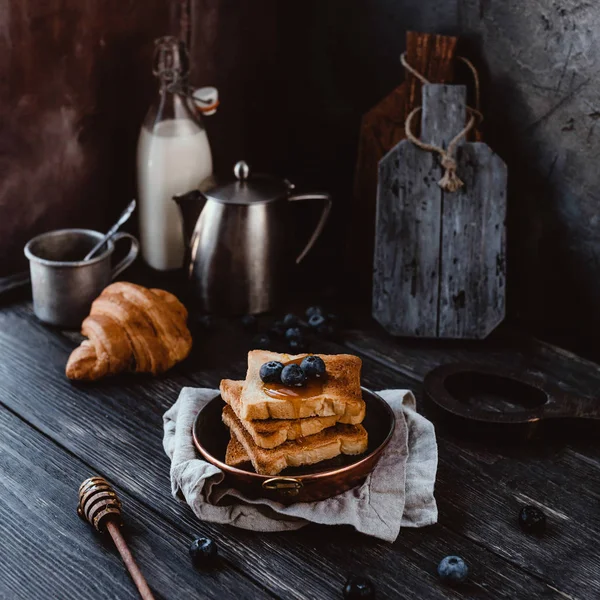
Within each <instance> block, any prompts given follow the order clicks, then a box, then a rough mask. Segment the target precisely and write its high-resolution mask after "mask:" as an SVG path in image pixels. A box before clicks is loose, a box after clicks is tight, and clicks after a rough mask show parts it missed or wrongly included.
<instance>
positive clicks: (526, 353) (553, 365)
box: [0, 302, 600, 600]
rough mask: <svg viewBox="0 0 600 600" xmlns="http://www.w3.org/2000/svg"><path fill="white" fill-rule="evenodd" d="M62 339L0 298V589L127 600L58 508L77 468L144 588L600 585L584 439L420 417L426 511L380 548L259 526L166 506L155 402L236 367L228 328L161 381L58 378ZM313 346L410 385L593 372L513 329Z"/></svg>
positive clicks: (597, 375)
mask: <svg viewBox="0 0 600 600" xmlns="http://www.w3.org/2000/svg"><path fill="white" fill-rule="evenodd" d="M77 343H78V336H77V335H74V334H68V333H65V332H61V331H58V330H55V329H51V328H48V327H46V326H44V325H42V324H40V323H39V322H38V321H37V320H36V319H35V318H34V317H33V315H32V312H31V306H30V304H29V303H28V302H17V303H12V304H9V305H5V306H3V307H2V308H0V403H1V406H0V538H1V543H0V598H2V599H11V600H12V599H21V598H23V599H33V598H48V599H50V598H52V599H54V598H58V599H63V598H64V599H71V598H94V599H98V598H107V599H114V598H119V599H125V598H136V597H137V596H136V591H135V588H134V587H133V584H132V582H131V581H130V579H129V577H128V575H127V574H126V572H125V570H124V568H123V565H122V564H121V561H120V559H119V557H118V555H117V554H116V552H115V550H114V549H113V548H112V546H111V545H110V543H108V542H107V541H106V540H105V539H104V538H102V537H100V536H98V535H96V534H95V533H94V532H93V531H92V530H91V528H90V527H89V526H88V525H87V524H85V523H83V522H82V521H80V520H79V518H78V517H77V515H76V513H75V506H76V502H77V488H78V486H79V484H80V482H81V481H82V480H83V479H85V478H86V477H88V476H90V475H92V474H100V475H102V476H104V477H106V478H107V479H108V480H109V481H111V482H112V483H113V484H114V486H115V488H116V489H117V491H118V493H119V494H120V496H121V498H122V500H123V504H124V513H125V517H126V521H127V523H126V529H125V532H126V536H127V539H128V540H129V543H130V545H131V547H132V549H133V552H134V554H135V556H136V557H137V559H138V561H139V563H140V565H141V567H142V570H143V571H144V573H145V574H146V576H147V578H148V581H149V583H150V586H151V587H152V589H153V590H154V591H155V593H156V596H157V597H158V598H169V599H170V598H218V599H222V598H286V599H288V598H310V599H313V598H314V599H324V598H341V588H342V585H343V582H344V580H345V579H346V577H347V576H348V575H349V574H363V575H365V576H367V577H369V578H371V579H372V581H373V582H374V584H375V586H376V589H377V598H407V599H417V598H418V599H437V598H507V599H509V598H510V599H511V600H514V599H516V598H518V599H527V600H529V599H534V598H557V599H562V600H565V599H567V600H574V599H576V598H577V599H583V598H586V599H587V598H590V599H591V598H599V597H600V557H599V554H600V553H599V550H598V547H599V546H598V538H599V536H600V504H599V502H600V445H599V444H598V436H597V433H596V435H594V434H593V433H592V434H586V435H583V434H577V435H569V434H568V433H567V432H560V433H559V434H553V435H552V436H549V437H547V438H546V439H545V440H543V441H541V442H538V443H533V444H523V443H521V442H519V441H518V440H508V441H509V443H508V444H504V445H502V446H500V445H498V444H496V443H495V442H494V441H493V440H488V441H485V442H481V441H479V442H477V441H469V440H468V439H466V438H465V437H464V435H463V434H461V433H459V432H458V431H457V430H455V429H454V430H453V429H452V428H449V427H448V426H447V425H445V424H444V423H443V422H440V421H439V420H437V421H436V426H437V429H438V438H439V439H438V442H439V472H438V482H437V486H436V497H437V501H438V505H439V513H440V515H439V523H438V524H437V525H435V526H432V527H428V528H425V529H419V530H411V529H404V530H402V532H401V534H400V537H399V538H398V540H397V541H396V542H395V543H394V544H387V543H382V542H379V541H377V540H374V539H370V538H368V537H366V536H363V535H360V534H357V533H356V532H354V531H353V530H351V529H350V528H346V527H336V528H334V527H322V526H310V527H307V528H305V529H303V530H300V531H298V532H294V533H285V534H262V533H254V532H250V531H243V530H239V529H235V528H233V527H224V526H217V525H212V524H209V523H203V522H200V521H198V520H197V519H196V518H195V517H194V515H193V514H192V512H191V511H190V510H189V509H188V508H187V506H185V505H183V504H181V503H179V502H177V501H175V500H174V499H173V497H172V496H171V491H170V485H169V461H168V460H167V457H166V456H165V454H164V452H163V448H162V415H163V413H164V412H165V410H166V409H167V408H168V407H169V406H170V405H171V404H172V403H173V402H174V401H175V399H176V398H177V395H178V393H179V390H180V389H181V388H182V387H183V386H190V385H191V386H214V387H216V386H217V385H218V383H219V380H220V379H221V378H222V377H223V376H225V375H226V376H228V377H242V376H243V374H244V370H245V368H244V365H245V350H246V349H247V347H248V339H247V337H246V336H245V335H244V334H243V333H242V332H241V330H240V329H237V328H236V327H233V328H232V327H226V326H225V327H221V326H219V327H217V329H216V330H215V331H213V332H211V333H202V332H200V331H199V330H198V331H195V345H194V350H193V353H192V355H191V356H190V357H189V359H187V360H186V361H185V362H184V363H182V364H181V365H179V366H177V367H175V368H174V369H173V370H172V371H171V372H170V373H168V374H166V375H165V376H163V377H158V378H150V377H145V376H121V377H116V378H114V379H107V380H105V381H102V382H99V383H96V384H87V385H85V384H73V383H71V382H69V381H68V380H67V379H66V378H65V376H64V367H65V363H66V360H67V357H68V355H69V353H70V352H71V350H72V349H73V348H74V347H75V345H76V344H77ZM313 350H314V351H321V352H342V351H343V352H348V351H349V352H352V353H355V354H358V355H360V356H361V357H362V358H363V361H364V369H363V381H364V384H365V385H367V386H369V387H371V388H374V389H380V388H390V387H399V388H411V389H413V390H414V391H415V393H416V395H417V397H418V399H419V401H420V410H423V411H424V412H425V414H428V410H427V406H426V405H425V403H424V402H423V401H422V398H421V382H422V380H423V377H424V375H425V374H426V373H427V371H428V370H429V369H431V368H432V367H434V366H436V365H438V364H442V363H445V362H451V361H455V360H473V361H477V362H479V363H483V364H501V365H512V366H514V367H515V368H516V369H518V370H523V371H529V372H535V373H537V374H539V375H541V376H543V377H545V378H547V380H548V382H551V383H555V384H558V385H560V386H561V387H563V388H564V389H568V390H570V391H574V392H577V393H580V394H582V395H585V396H593V395H595V394H597V393H598V392H599V391H600V367H598V366H597V365H595V364H593V363H589V362H587V361H585V360H582V359H580V358H578V357H577V356H574V355H572V354H570V353H568V352H565V351H562V350H560V349H557V348H555V347H552V346H549V345H546V344H543V343H541V342H538V341H536V340H533V339H531V338H527V337H525V336H520V335H507V336H506V335H505V336H499V337H498V336H496V337H495V338H494V339H493V340H490V341H488V342H485V343H477V344H465V343H433V342H419V343H417V342H407V341H398V340H394V339H392V338H390V337H388V336H386V335H385V334H383V333H380V332H378V331H377V330H376V329H375V328H373V329H371V328H369V329H368V330H367V329H363V330H348V331H346V332H344V334H343V336H342V338H341V341H338V342H323V343H321V344H319V347H316V348H313ZM525 504H533V505H536V506H539V507H541V508H542V509H543V510H544V511H545V513H546V515H547V517H548V521H549V526H548V531H547V533H546V535H544V536H543V537H541V538H536V537H532V536H529V535H526V534H524V533H523V532H521V531H520V529H519V528H518V526H517V514H518V511H519V508H520V507H521V506H522V505H525ZM199 534H202V535H208V536H211V537H212V538H214V539H215V540H216V541H217V542H218V544H219V548H220V554H221V556H222V559H223V560H222V564H221V566H220V568H218V569H217V570H214V571H211V572H207V573H203V572H198V571H195V570H194V569H193V568H192V566H191V564H190V561H189V558H188V545H189V543H190V541H191V540H192V539H193V537H194V536H196V535H199ZM447 554H459V555H461V556H463V557H464V558H465V560H466V561H467V562H468V563H469V565H470V567H471V573H472V575H471V578H470V582H469V583H467V584H465V585H463V586H462V587H460V588H457V589H454V590H453V589H451V588H448V587H445V586H444V585H442V584H441V583H440V582H439V581H438V578H437V575H436V566H437V564H438V562H439V560H440V559H441V558H442V557H444V556H446V555H447Z"/></svg>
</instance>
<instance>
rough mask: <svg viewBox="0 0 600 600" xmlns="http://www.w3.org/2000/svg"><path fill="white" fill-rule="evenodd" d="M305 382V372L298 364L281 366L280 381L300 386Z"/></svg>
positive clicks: (284, 383)
mask: <svg viewBox="0 0 600 600" xmlns="http://www.w3.org/2000/svg"><path fill="white" fill-rule="evenodd" d="M305 382H306V373H305V372H304V371H303V370H302V368H301V367H300V365H296V364H291V365H286V366H285V367H283V371H281V383H283V385H287V386H290V387H292V386H293V387H302V386H303V385H304V383H305Z"/></svg>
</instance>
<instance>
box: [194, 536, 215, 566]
mask: <svg viewBox="0 0 600 600" xmlns="http://www.w3.org/2000/svg"><path fill="white" fill-rule="evenodd" d="M190 557H191V559H192V563H193V564H194V566H195V567H205V566H208V565H209V564H211V563H212V562H213V561H214V560H215V558H216V557H217V544H216V543H215V542H213V540H211V539H210V538H207V537H199V538H196V539H195V540H194V541H193V542H192V543H191V544H190Z"/></svg>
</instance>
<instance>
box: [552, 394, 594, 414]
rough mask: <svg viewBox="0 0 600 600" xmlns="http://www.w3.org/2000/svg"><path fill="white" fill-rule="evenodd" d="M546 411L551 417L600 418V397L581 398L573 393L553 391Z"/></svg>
mask: <svg viewBox="0 0 600 600" xmlns="http://www.w3.org/2000/svg"><path fill="white" fill-rule="evenodd" d="M544 412H545V413H546V416H547V417H549V418H575V419H598V420H600V398H580V397H579V396H575V395H573V394H565V393H553V394H551V395H550V399H549V401H548V404H547V405H546V408H545V411H544Z"/></svg>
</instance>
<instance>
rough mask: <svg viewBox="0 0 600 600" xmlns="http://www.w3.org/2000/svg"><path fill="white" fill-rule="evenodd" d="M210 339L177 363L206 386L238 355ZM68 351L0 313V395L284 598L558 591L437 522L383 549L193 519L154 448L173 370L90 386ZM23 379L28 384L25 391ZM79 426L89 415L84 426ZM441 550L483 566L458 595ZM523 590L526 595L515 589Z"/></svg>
mask: <svg viewBox="0 0 600 600" xmlns="http://www.w3.org/2000/svg"><path fill="white" fill-rule="evenodd" d="M215 335H216V337H218V338H219V339H220V342H221V343H220V345H219V346H217V347H215V346H214V345H213V344H212V343H211V344H209V345H208V346H207V347H206V348H205V351H206V354H207V358H206V360H212V363H211V364H212V366H211V371H210V373H207V372H205V371H204V370H203V369H199V368H198V367H197V364H198V363H197V362H194V361H195V360H196V358H193V360H192V361H188V362H187V363H186V364H185V369H186V370H189V374H190V376H192V377H194V379H196V380H197V381H198V382H199V383H200V384H203V385H206V383H207V382H208V383H211V382H212V381H214V383H211V384H212V385H215V384H216V382H217V381H218V379H219V378H220V377H221V376H222V375H225V374H229V373H230V372H231V371H233V372H237V371H238V367H237V366H235V363H236V361H235V360H234V361H233V362H234V366H233V367H232V366H231V365H230V362H231V360H232V359H231V357H235V356H238V355H239V354H238V353H241V352H242V351H241V349H240V347H239V342H238V339H237V338H239V336H237V337H236V336H233V335H229V334H228V333H227V332H224V331H221V332H216V334H215ZM201 345H202V344H199V346H201ZM71 347H72V344H71V343H70V342H68V341H67V340H66V339H64V338H61V337H60V336H59V335H57V334H56V333H55V332H54V331H50V330H47V329H46V328H44V327H43V326H41V325H39V324H38V323H36V322H34V321H32V320H29V319H22V318H16V317H15V315H14V314H10V313H7V312H5V313H0V371H1V373H0V375H1V376H0V398H1V399H2V401H3V402H6V403H8V404H10V406H11V407H12V408H13V409H15V410H18V411H19V413H20V414H22V415H23V416H24V417H25V418H27V419H29V420H31V421H32V422H33V423H34V424H35V425H36V427H39V428H41V429H42V430H43V431H45V432H46V433H47V434H48V435H51V436H52V437H53V438H54V439H57V440H60V443H61V444H64V445H65V446H66V447H67V448H68V449H69V450H70V451H72V452H74V453H76V454H77V455H79V456H81V457H82V458H84V460H86V461H88V462H89V463H90V464H91V465H92V466H94V468H96V469H98V470H100V471H102V472H103V473H104V474H105V475H107V476H109V477H112V478H113V479H114V480H115V481H117V482H118V483H119V484H120V485H121V486H122V488H123V489H126V490H128V491H130V492H131V493H132V494H133V495H135V496H136V497H137V498H140V499H141V500H143V501H144V502H146V503H149V504H150V505H151V506H152V507H153V509H154V510H157V511H159V512H160V513H161V514H163V515H164V516H165V517H167V518H168V519H170V520H173V521H174V522H175V523H177V525H178V527H181V528H184V529H185V528H186V527H187V528H190V529H191V530H195V531H202V532H205V533H209V534H210V535H212V536H213V537H215V538H216V539H217V540H218V541H220V542H221V547H222V549H223V554H224V555H225V557H226V558H227V560H228V561H229V562H230V563H231V564H232V565H233V566H234V567H235V568H237V569H238V570H240V571H244V572H245V573H251V574H253V576H254V577H255V578H256V579H257V581H259V582H260V583H261V584H263V585H265V586H266V587H267V588H268V589H270V590H272V591H273V592H274V593H276V594H278V595H281V596H283V597H286V598H307V597H310V598H313V597H315V598H316V597H319V598H337V597H339V593H340V589H341V586H342V584H343V581H344V579H345V577H346V576H347V575H348V574H349V573H364V574H366V575H368V576H370V577H371V578H372V579H373V581H374V582H375V583H376V585H377V590H378V597H382V598H384V597H390V598H398V597H400V598H407V599H408V598H414V597H419V598H423V599H426V598H427V599H430V598H431V599H437V598H459V597H464V595H467V596H468V595H470V594H471V593H473V592H474V591H475V590H476V591H477V595H478V596H479V597H484V598H507V599H508V598H514V597H538V596H541V595H543V594H546V593H547V594H549V596H548V597H558V596H555V595H554V594H553V593H552V592H548V587H547V584H546V583H545V582H543V581H539V580H537V579H536V578H533V577H530V576H529V575H527V574H526V573H524V572H523V571H522V570H519V569H517V568H516V567H514V566H513V565H511V564H510V563H509V562H507V561H506V560H505V559H503V558H499V557H498V556H496V555H495V554H494V552H491V551H488V550H487V549H486V548H485V546H484V545H483V544H481V543H479V542H475V541H469V540H468V539H466V538H465V537H464V534H463V532H460V531H453V530H452V529H450V528H448V526H447V525H446V524H442V525H440V526H436V527H434V528H427V529H424V530H419V531H409V530H406V531H404V532H403V533H402V535H401V536H400V539H399V540H398V541H397V542H396V543H395V544H393V545H387V544H382V543H380V542H377V541H375V540H369V539H366V538H365V537H364V536H361V535H358V534H356V533H354V532H352V531H350V530H348V529H346V528H336V529H331V528H323V527H311V528H309V529H307V530H305V531H300V532H296V533H290V534H281V535H265V534H256V533H253V532H245V531H241V530H237V529H232V528H223V527H218V526H213V525H209V524H206V523H202V524H200V523H198V521H197V520H196V519H195V518H194V517H193V515H191V512H190V511H189V509H187V508H185V507H182V506H181V505H178V504H177V503H175V502H174V501H173V499H172V498H171V497H170V493H169V489H168V461H167V460H166V457H164V455H163V453H162V448H161V447H160V438H161V436H162V427H161V423H162V419H161V412H162V410H163V407H164V406H166V405H168V403H169V402H170V401H172V399H173V398H174V396H175V394H176V392H175V388H177V387H178V386H180V385H181V383H182V382H183V379H182V377H181V376H180V375H178V374H177V373H173V372H171V373H170V374H169V376H168V377H165V378H158V379H151V378H144V377H141V378H117V379H115V380H113V381H112V382H111V381H110V380H106V381H105V382H102V383H99V384H97V385H94V386H73V385H71V384H69V383H68V382H67V381H66V380H64V377H63V372H62V369H63V367H64V362H65V361H66V356H67V354H68V352H69V350H70V348H71ZM328 347H329V348H331V350H335V349H336V348H337V349H340V347H339V346H335V345H330V346H328ZM213 349H214V352H211V350H213ZM201 350H202V348H200V347H198V348H197V349H196V351H197V352H199V351H201ZM209 354H210V355H211V356H210V357H209ZM219 361H221V363H220V364H218V363H219ZM182 368H183V367H182ZM368 368H369V369H370V368H371V365H369V366H368ZM379 369H381V368H380V367H379ZM11 372H18V374H19V375H18V379H16V378H14V377H7V374H9V373H11ZM387 372H388V380H387V381H386V380H384V379H383V378H382V377H381V376H380V375H379V374H378V372H377V371H376V372H375V374H374V375H373V376H370V375H369V372H368V371H367V373H366V375H365V377H366V381H367V382H368V384H369V385H372V386H373V387H375V386H377V385H389V384H390V383H389V382H390V381H391V380H393V385H397V386H401V387H406V386H407V385H408V384H409V382H408V380H406V379H405V378H402V377H399V376H398V374H397V373H394V372H391V371H387ZM21 380H26V381H27V382H28V383H27V387H26V389H23V386H22V385H20V383H19V381H21ZM89 423H94V427H93V428H92V429H90V428H89ZM450 463H452V461H450ZM453 479H454V480H459V473H457V472H455V471H453V472H452V473H451V476H450V477H449V480H450V481H452V480H453ZM442 500H443V499H442ZM449 552H459V553H462V554H464V555H465V557H466V558H467V559H468V560H469V561H470V563H471V565H472V567H473V569H474V572H476V573H481V574H483V575H482V580H481V581H480V580H479V578H478V579H477V580H476V581H475V582H474V583H473V584H472V585H471V586H468V587H466V588H465V589H464V590H463V593H461V592H453V591H451V590H449V589H446V588H444V587H442V586H440V585H439V584H438V583H437V579H436V576H435V566H436V564H437V562H438V561H439V560H440V558H441V557H442V556H443V555H445V554H447V553H449ZM523 590H526V591H525V593H526V596H522V594H521V592H522V591H523Z"/></svg>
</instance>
